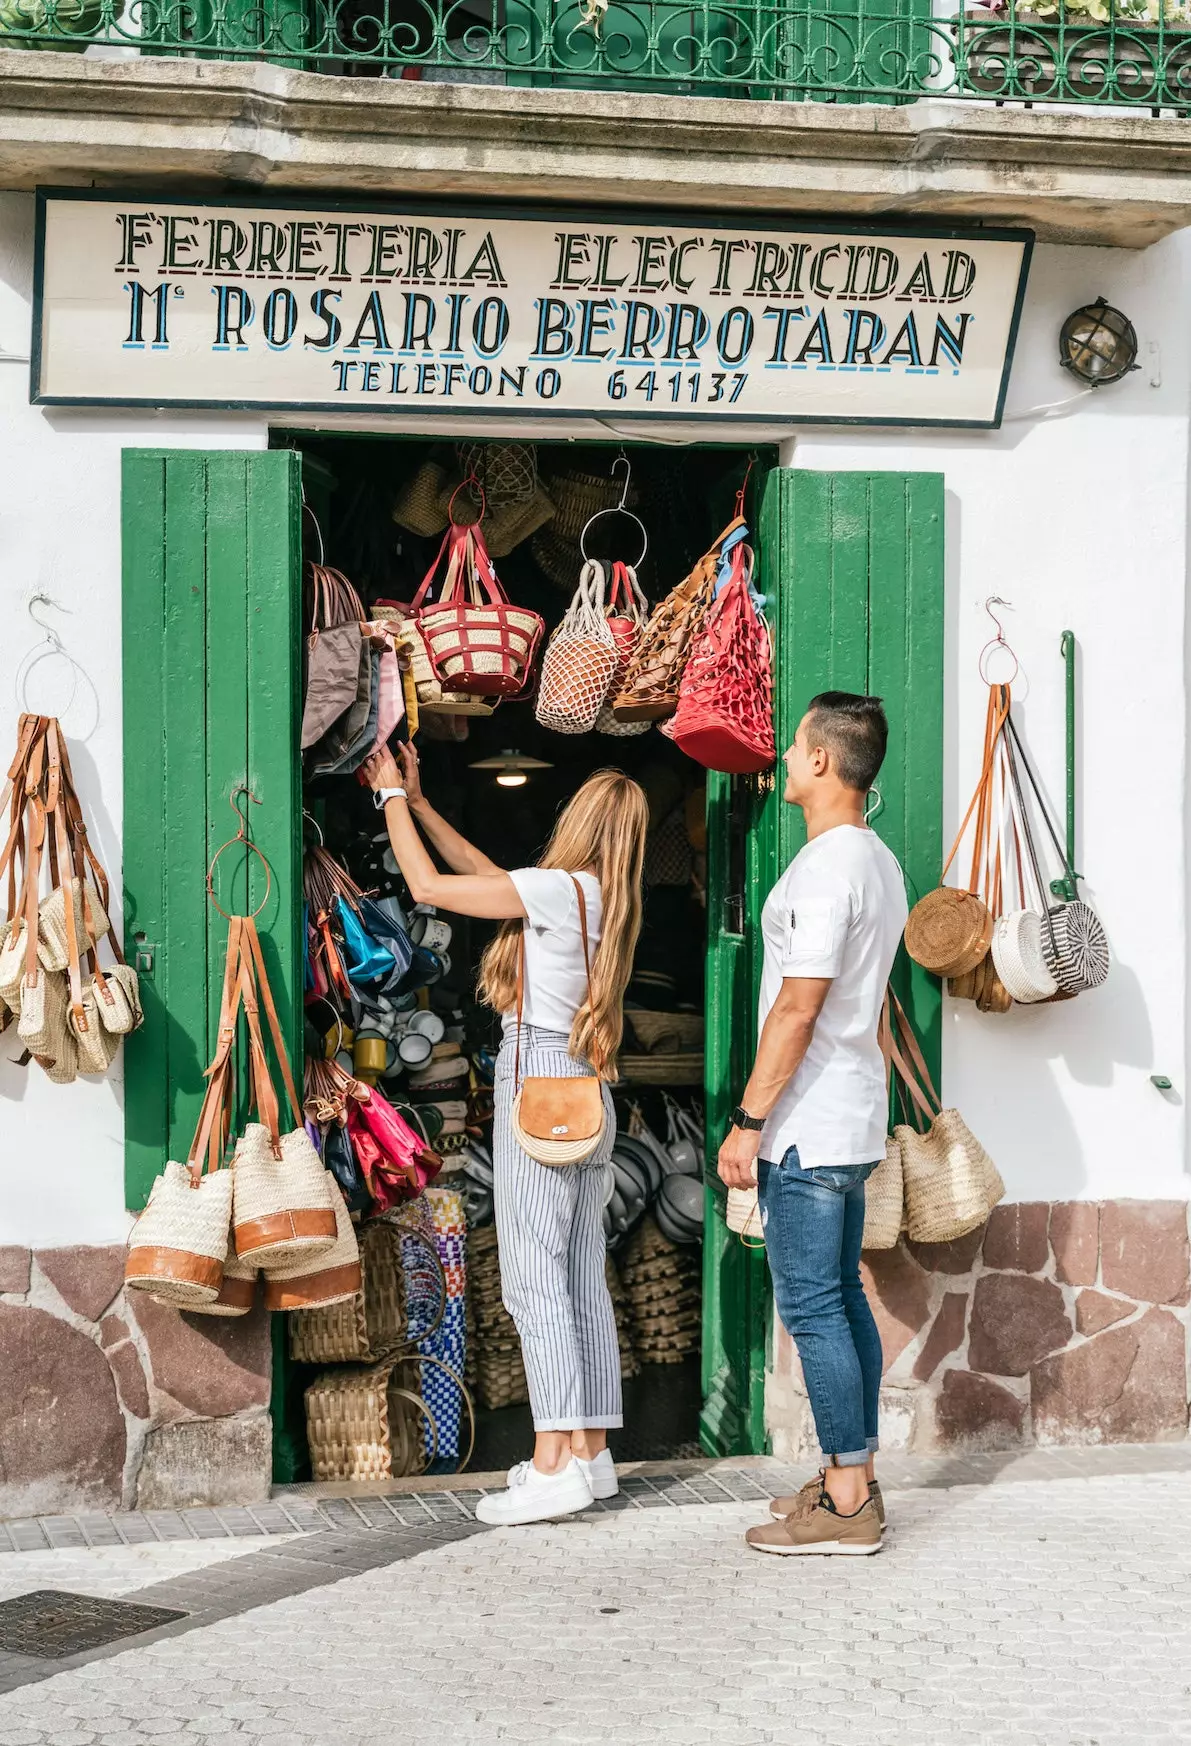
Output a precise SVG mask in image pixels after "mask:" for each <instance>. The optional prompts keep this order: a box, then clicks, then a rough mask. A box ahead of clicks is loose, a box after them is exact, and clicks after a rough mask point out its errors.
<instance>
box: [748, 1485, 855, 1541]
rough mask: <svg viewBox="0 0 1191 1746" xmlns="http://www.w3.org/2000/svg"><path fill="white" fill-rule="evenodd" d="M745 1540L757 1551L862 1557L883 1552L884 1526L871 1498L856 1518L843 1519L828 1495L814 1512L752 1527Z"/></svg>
mask: <svg viewBox="0 0 1191 1746" xmlns="http://www.w3.org/2000/svg"><path fill="white" fill-rule="evenodd" d="M745 1540H746V1541H747V1542H748V1544H749V1545H750V1546H751V1547H752V1548H753V1550H754V1551H755V1552H780V1553H792V1552H845V1553H852V1554H860V1555H863V1554H865V1553H867V1552H879V1551H880V1550H881V1524H880V1522H879V1521H878V1520H877V1508H876V1505H875V1504H874V1503H873V1500H872V1499H871V1498H869V1499H868V1501H867V1502H866V1503H864V1504H862V1505H861V1507H860V1508H859V1509H858V1510H857V1511H856V1514H855V1515H854V1516H841V1515H838V1514H837V1513H836V1510H835V1507H834V1505H833V1504H832V1502H831V1499H830V1498H829V1497H828V1495H827V1493H826V1492H823V1493H822V1495H821V1497H820V1498H819V1501H818V1503H817V1504H815V1505H814V1507H813V1508H812V1509H808V1510H802V1509H799V1510H798V1511H796V1512H793V1513H792V1514H790V1515H788V1516H787V1517H786V1518H785V1520H784V1521H780V1522H766V1523H765V1525H764V1527H761V1528H750V1529H749V1531H748V1533H747V1534H746V1535H745Z"/></svg>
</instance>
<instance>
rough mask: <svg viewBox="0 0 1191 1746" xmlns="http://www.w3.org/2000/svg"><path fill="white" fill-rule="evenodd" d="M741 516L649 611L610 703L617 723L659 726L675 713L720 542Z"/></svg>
mask: <svg viewBox="0 0 1191 1746" xmlns="http://www.w3.org/2000/svg"><path fill="white" fill-rule="evenodd" d="M743 526H744V521H743V518H742V517H741V516H736V517H735V518H734V520H732V521H730V522H729V523H728V526H727V527H726V528H725V529H724V531H723V533H722V534H721V535H720V536H719V538H718V539H717V540H716V542H715V544H714V545H713V546H712V547H711V549H710V551H707V552H705V553H704V554H703V556H702V557H701V558H700V559H699V562H698V563H697V564H696V565H695V567H694V569H693V570H692V571H691V573H690V575H689V576H687V577H686V578H685V580H684V581H682V582H680V583H679V584H678V587H677V588H672V589H671V590H670V593H669V594H667V596H666V598H665V599H664V600H663V601H661V602H659V604H658V605H657V606H656V607H655V608H654V610H653V616H652V617H651V618H650V620H649V623H648V624H647V625H646V627H645V629H644V631H643V632H642V635H641V641H640V643H639V644H638V645H637V650H636V653H635V654H634V656H633V658H632V661H631V662H630V663H629V670H628V672H627V673H626V675H625V680H624V684H623V685H622V686H621V689H620V692H619V693H618V695H617V696H616V697H614V698H613V700H612V714H613V715H614V716H615V718H616V720H617V721H662V720H664V718H665V717H666V716H670V715H673V714H674V711H675V710H676V709H677V708H678V688H679V686H680V684H681V683H682V675H683V672H684V670H685V668H686V664H687V659H688V657H689V655H690V652H691V644H692V643H693V642H694V639H695V637H696V636H697V634H698V632H699V631H700V630H701V628H702V625H703V620H704V618H705V616H706V614H707V609H708V607H709V606H710V605H711V602H712V599H713V597H714V594H715V579H716V575H717V573H718V570H719V565H720V554H721V550H722V547H723V544H724V541H725V540H726V539H727V538H728V536H729V534H732V533H735V531H736V529H737V528H740V527H743Z"/></svg>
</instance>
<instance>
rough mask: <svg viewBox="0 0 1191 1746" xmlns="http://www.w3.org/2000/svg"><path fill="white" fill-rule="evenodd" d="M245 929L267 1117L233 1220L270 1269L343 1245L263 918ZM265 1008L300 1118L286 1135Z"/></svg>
mask: <svg viewBox="0 0 1191 1746" xmlns="http://www.w3.org/2000/svg"><path fill="white" fill-rule="evenodd" d="M241 928H242V932H243V939H244V949H243V950H242V953H241V970H240V980H241V990H242V994H241V998H242V1002H243V1006H244V1013H245V1017H246V1019H247V1023H248V1034H249V1051H248V1053H249V1064H250V1073H251V1081H252V1087H253V1101H254V1102H255V1105H256V1109H257V1113H258V1115H259V1117H260V1119H259V1121H256V1122H250V1123H249V1124H248V1126H247V1127H246V1128H245V1130H244V1133H243V1135H242V1136H241V1138H240V1141H239V1144H238V1145H237V1147H236V1156H235V1160H234V1164H233V1175H234V1179H235V1197H234V1202H233V1222H234V1230H235V1243H236V1253H237V1255H239V1256H240V1257H241V1259H243V1260H246V1261H249V1262H251V1263H252V1264H254V1265H255V1266H258V1267H260V1268H262V1269H263V1270H264V1271H265V1272H266V1273H268V1272H269V1271H270V1269H271V1268H273V1267H283V1266H286V1265H288V1264H289V1263H290V1262H294V1261H297V1260H298V1259H299V1258H300V1257H302V1256H304V1255H308V1256H311V1257H313V1256H315V1255H318V1254H321V1253H325V1252H326V1251H327V1250H329V1249H330V1248H331V1247H332V1246H333V1244H334V1243H335V1239H336V1235H337V1231H336V1224H335V1208H334V1204H333V1201H332V1198H331V1191H330V1183H331V1178H330V1176H329V1175H328V1173H327V1171H326V1170H325V1169H324V1168H323V1164H322V1160H321V1159H320V1157H319V1155H318V1153H317V1152H316V1151H315V1149H314V1146H313V1145H312V1143H311V1140H310V1136H309V1134H308V1133H307V1132H306V1126H305V1120H304V1117H303V1114H302V1107H301V1104H300V1103H299V1102H298V1093H297V1090H296V1088H295V1086H294V1080H293V1074H292V1073H291V1072H290V1065H289V1056H288V1054H287V1052H286V1047H285V1039H284V1037H283V1036H282V1034H281V1024H280V1021H279V1020H278V1017H277V1008H276V1006H275V1005H274V1003H273V995H272V991H271V990H270V988H269V980H268V977H267V975H266V973H265V965H264V959H263V958H262V956H261V946H260V939H259V936H258V935H257V931H256V923H255V921H253V920H252V918H251V917H245V918H243V920H242V922H241ZM258 996H259V1006H258ZM260 1006H263V1007H264V1011H265V1018H266V1020H267V1022H268V1026H269V1032H270V1035H271V1037H272V1040H273V1048H274V1052H275V1056H276V1060H277V1065H278V1067H279V1068H280V1070H281V1076H282V1080H283V1083H284V1086H285V1092H286V1096H287V1098H288V1100H289V1106H290V1109H291V1111H292V1113H293V1117H294V1121H295V1124H296V1125H295V1127H294V1128H292V1129H291V1130H290V1132H288V1133H285V1134H282V1133H281V1132H280V1121H279V1109H278V1103H277V1094H276V1092H275V1091H274V1089H273V1082H272V1079H271V1078H270V1075H269V1066H268V1060H267V1058H266V1055H265V1047H264V1039H263V1035H262V1032H261V1025H260Z"/></svg>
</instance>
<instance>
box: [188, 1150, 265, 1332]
mask: <svg viewBox="0 0 1191 1746" xmlns="http://www.w3.org/2000/svg"><path fill="white" fill-rule="evenodd" d="M224 1174H225V1175H230V1174H231V1172H230V1171H225V1173H224ZM259 1278H260V1274H259V1272H258V1270H257V1269H256V1268H255V1267H254V1266H253V1265H252V1263H251V1262H250V1261H241V1259H240V1257H239V1256H238V1255H237V1254H236V1245H235V1240H234V1239H233V1237H232V1235H231V1232H230V1231H229V1232H228V1240H227V1259H226V1260H225V1261H224V1263H223V1283H222V1284H221V1285H220V1287H219V1296H218V1297H217V1298H216V1299H215V1300H214V1302H212V1303H201V1304H194V1305H193V1306H192V1308H191V1313H192V1314H193V1315H202V1316H221V1317H226V1318H233V1317H235V1316H246V1315H247V1314H248V1312H249V1311H250V1310H251V1308H252V1306H253V1304H254V1303H255V1302H256V1283H257V1280H258V1279H259Z"/></svg>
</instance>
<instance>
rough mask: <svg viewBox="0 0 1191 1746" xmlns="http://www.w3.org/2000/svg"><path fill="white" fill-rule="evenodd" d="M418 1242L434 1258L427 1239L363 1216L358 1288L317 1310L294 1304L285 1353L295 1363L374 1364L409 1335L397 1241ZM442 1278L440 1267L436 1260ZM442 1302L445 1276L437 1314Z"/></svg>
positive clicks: (382, 1221)
mask: <svg viewBox="0 0 1191 1746" xmlns="http://www.w3.org/2000/svg"><path fill="white" fill-rule="evenodd" d="M407 1239H409V1240H418V1241H420V1242H421V1243H422V1244H423V1245H424V1246H425V1247H426V1248H427V1249H428V1250H429V1252H430V1257H431V1259H432V1260H433V1261H434V1262H435V1263H437V1262H438V1257H437V1254H436V1252H435V1251H434V1248H433V1244H432V1243H430V1241H429V1239H427V1238H426V1237H424V1236H423V1235H422V1233H421V1232H417V1231H403V1230H402V1228H401V1227H400V1226H399V1225H397V1224H394V1223H393V1222H392V1221H391V1220H389V1219H387V1218H380V1219H369V1221H368V1222H367V1224H365V1225H364V1226H363V1227H362V1228H361V1230H360V1233H359V1256H360V1260H359V1266H360V1273H361V1275H362V1279H361V1284H360V1288H359V1290H357V1291H355V1292H353V1293H352V1294H351V1296H350V1297H343V1298H340V1299H339V1300H338V1301H336V1302H335V1303H333V1304H328V1305H327V1306H326V1307H323V1308H320V1309H298V1310H296V1311H295V1313H294V1314H293V1315H291V1316H290V1319H289V1342H290V1356H291V1357H292V1358H294V1359H295V1360H296V1361H297V1362H298V1363H301V1364H376V1363H379V1362H380V1360H381V1359H384V1358H388V1357H390V1356H391V1355H392V1354H393V1353H394V1352H396V1351H398V1350H399V1349H400V1347H402V1346H403V1345H405V1344H406V1341H407V1339H408V1337H409V1310H408V1303H407V1298H408V1286H407V1282H406V1277H405V1269H404V1265H403V1261H402V1244H403V1242H404V1241H406V1240H407ZM437 1271H438V1275H439V1278H440V1280H441V1278H442V1267H441V1264H438V1268H437ZM445 1301H446V1287H445V1281H443V1282H442V1292H441V1294H440V1299H439V1308H438V1316H437V1318H436V1319H435V1321H434V1323H433V1325H432V1326H431V1327H430V1328H428V1329H427V1330H426V1333H427V1334H429V1333H432V1332H433V1331H434V1329H435V1328H437V1326H438V1321H439V1320H441V1317H442V1311H443V1306H444V1304H445Z"/></svg>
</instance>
